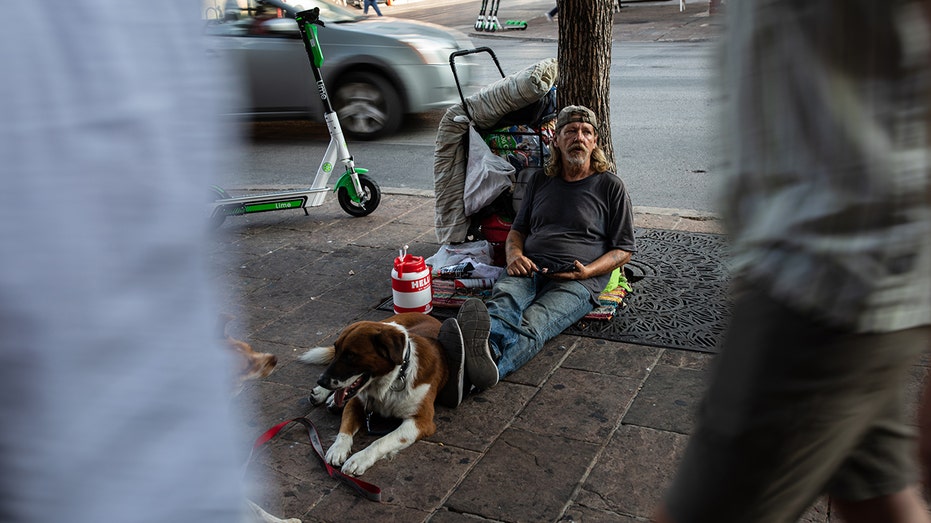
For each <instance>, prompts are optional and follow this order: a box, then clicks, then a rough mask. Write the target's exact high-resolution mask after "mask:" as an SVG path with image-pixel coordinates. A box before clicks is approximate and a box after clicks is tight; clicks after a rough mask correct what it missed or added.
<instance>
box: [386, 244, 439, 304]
mask: <svg viewBox="0 0 931 523" xmlns="http://www.w3.org/2000/svg"><path fill="white" fill-rule="evenodd" d="M431 282H432V278H431V276H430V267H427V264H426V263H424V259H423V256H414V255H412V254H407V245H405V246H404V249H402V250H401V255H400V256H398V257H397V258H395V259H394V269H392V270H391V290H392V295H393V297H394V312H395V313H396V314H400V313H402V312H421V313H423V314H427V313H429V312H430V311H431V310H433V305H432V304H431V302H432V301H433V285H432V283H431Z"/></svg>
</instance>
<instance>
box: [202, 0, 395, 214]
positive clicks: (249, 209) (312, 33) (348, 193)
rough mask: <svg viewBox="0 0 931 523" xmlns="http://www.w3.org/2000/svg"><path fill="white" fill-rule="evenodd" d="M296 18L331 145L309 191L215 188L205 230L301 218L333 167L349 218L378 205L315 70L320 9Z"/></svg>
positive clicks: (318, 199) (319, 55) (317, 201)
mask: <svg viewBox="0 0 931 523" xmlns="http://www.w3.org/2000/svg"><path fill="white" fill-rule="evenodd" d="M295 20H297V25H298V28H299V29H300V32H301V39H302V40H303V41H304V49H305V50H306V51H307V57H308V58H309V59H310V68H311V69H312V70H313V73H314V79H315V80H316V83H317V91H318V93H319V94H320V99H321V100H322V101H323V107H324V110H325V113H324V120H325V121H326V125H327V129H329V131H330V145H329V146H328V147H327V150H326V153H324V155H323V160H322V161H321V162H320V166H319V167H318V168H317V174H316V176H315V177H314V181H313V184H312V185H311V186H310V188H307V189H300V190H294V191H284V192H277V193H269V194H260V195H250V196H237V197H233V196H230V195H229V194H228V193H227V192H226V191H225V190H223V188H222V187H219V186H217V185H214V186H213V187H211V198H212V201H211V202H210V226H211V227H213V228H217V227H219V226H220V225H221V224H222V223H223V222H224V221H225V220H226V217H227V216H238V215H242V214H252V213H257V212H267V211H278V210H283V209H304V214H305V215H308V214H309V213H308V212H307V207H317V206H320V205H323V202H324V199H325V198H326V193H327V191H328V190H329V189H328V188H327V187H326V184H327V181H328V180H329V178H330V174H332V172H333V169H334V168H335V167H336V166H337V165H340V166H341V167H342V168H343V169H344V171H343V174H342V175H341V176H340V177H339V180H337V182H336V185H335V187H333V189H332V190H333V191H334V192H335V193H336V197H337V199H338V200H339V205H340V207H342V209H343V210H344V211H346V212H347V213H349V214H350V215H351V216H367V215H369V214H371V213H372V212H373V211H374V210H375V208H377V207H378V204H379V202H380V201H381V189H380V188H379V187H378V184H377V183H375V181H374V180H372V179H371V178H369V177H368V176H366V173H367V172H368V169H362V168H359V167H356V166H355V164H354V163H353V160H352V156H351V155H350V154H349V148H348V147H347V146H346V140H345V138H344V137H343V130H342V128H341V127H340V125H339V118H338V117H337V116H336V111H335V110H334V109H333V105H332V104H331V103H330V97H329V95H327V90H326V85H324V83H323V77H322V76H321V75H320V67H322V66H323V51H322V49H321V48H320V41H319V40H318V39H317V26H318V25H319V26H321V27H323V26H324V24H323V21H321V20H320V8H319V7H315V8H313V9H309V10H306V11H301V12H299V13H297V14H296V15H295Z"/></svg>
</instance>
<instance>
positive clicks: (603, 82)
mask: <svg viewBox="0 0 931 523" xmlns="http://www.w3.org/2000/svg"><path fill="white" fill-rule="evenodd" d="M614 3H615V0H558V1H557V5H558V6H559V53H558V55H557V60H558V61H559V87H558V89H557V92H556V105H557V106H559V108H560V109H562V108H563V107H565V106H567V105H584V106H586V107H588V108H589V109H591V110H592V111H595V114H596V115H597V116H598V120H599V121H600V122H601V128H600V129H599V135H600V138H601V140H600V145H601V148H602V149H604V151H605V154H606V155H607V157H608V160H610V161H611V163H612V164H615V162H614V147H613V145H612V141H611V42H612V39H611V32H612V30H613V28H614ZM615 165H616V164H615Z"/></svg>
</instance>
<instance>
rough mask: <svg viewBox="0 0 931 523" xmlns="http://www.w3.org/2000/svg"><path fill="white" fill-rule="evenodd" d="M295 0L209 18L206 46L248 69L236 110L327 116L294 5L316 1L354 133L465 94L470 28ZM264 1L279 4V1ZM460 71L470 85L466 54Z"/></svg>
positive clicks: (343, 114)
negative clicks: (460, 55)
mask: <svg viewBox="0 0 931 523" xmlns="http://www.w3.org/2000/svg"><path fill="white" fill-rule="evenodd" d="M291 2H292V3H293V4H294V5H289V4H284V3H281V2H277V1H271V2H260V3H259V5H258V6H257V9H242V10H241V11H240V12H239V13H235V14H233V13H230V12H227V13H226V16H225V17H224V18H225V19H221V20H215V19H214V20H209V21H208V22H207V25H206V34H207V36H208V48H209V50H210V51H211V52H212V53H215V54H216V55H219V56H222V57H226V58H228V59H229V60H230V61H231V63H232V64H233V66H234V67H235V68H236V70H237V71H238V72H239V73H241V74H242V75H243V82H242V85H243V87H244V89H246V91H247V92H246V95H245V96H244V100H243V103H242V104H241V105H242V107H241V108H240V109H238V110H237V111H236V115H237V116H243V117H248V118H253V119H295V118H309V119H312V120H317V121H322V120H323V112H324V111H323V107H322V104H321V101H320V96H319V94H318V93H317V87H316V84H315V82H314V78H313V74H312V72H311V69H310V65H309V63H308V58H307V53H306V51H305V50H304V44H303V42H302V40H301V36H300V33H299V31H298V28H297V23H296V22H295V21H294V20H293V15H294V13H296V12H299V11H300V10H302V9H312V8H314V7H319V8H320V20H322V21H323V22H324V24H325V26H324V27H318V35H319V40H320V44H321V47H322V49H323V56H324V64H323V67H322V73H323V80H324V83H325V84H326V86H327V91H328V93H329V96H330V100H331V102H332V103H333V107H334V109H336V112H337V114H338V115H339V120H340V124H341V125H342V128H343V131H344V132H345V133H346V134H347V135H349V136H350V137H354V138H359V139H372V138H377V137H379V136H385V135H389V134H392V133H394V132H395V131H397V129H398V127H399V126H400V124H401V122H402V120H403V118H404V115H405V114H408V113H421V112H426V111H431V110H434V109H443V108H446V107H449V106H451V105H454V104H456V103H458V102H459V92H458V90H457V87H456V81H455V79H454V77H453V74H452V71H451V70H450V66H449V55H450V53H452V52H453V51H457V50H460V49H470V48H472V42H471V41H470V40H469V38H468V37H467V36H466V35H465V34H463V33H461V32H459V31H456V30H453V29H450V28H446V27H442V26H439V25H435V24H428V23H424V22H417V21H411V20H401V19H397V18H391V17H388V16H384V17H367V16H363V15H360V14H358V12H354V10H349V9H346V8H343V7H340V6H337V5H334V4H332V3H329V2H327V1H325V0H291ZM250 3H251V4H254V2H250ZM265 4H273V6H274V9H271V10H269V9H268V8H267V7H266V5H265ZM269 11H271V13H269ZM231 15H232V16H231ZM269 16H271V18H269ZM281 16H283V17H281ZM456 71H457V73H458V74H459V76H460V82H461V83H462V84H463V86H465V85H467V84H468V83H469V79H470V75H471V73H470V66H469V64H464V67H460V65H459V62H458V61H457V63H456Z"/></svg>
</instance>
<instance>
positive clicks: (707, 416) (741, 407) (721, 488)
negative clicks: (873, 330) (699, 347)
mask: <svg viewBox="0 0 931 523" xmlns="http://www.w3.org/2000/svg"><path fill="white" fill-rule="evenodd" d="M914 335H915V334H914V332H910V331H905V332H904V333H901V334H900V333H894V334H893V335H883V336H879V335H871V336H862V335H855V334H851V333H847V332H845V331H842V330H838V329H832V328H829V327H826V326H824V325H821V324H818V323H816V322H813V321H812V320H811V319H810V318H808V317H807V316H806V315H804V314H800V313H796V312H795V311H792V310H789V309H787V308H785V307H784V306H782V305H781V304H779V303H777V302H774V301H773V300H771V299H770V298H769V297H767V296H765V295H764V294H761V293H758V292H748V293H747V294H746V295H744V296H742V297H741V298H740V299H738V301H737V303H736V304H735V306H734V316H733V318H732V319H731V326H730V328H729V330H728V333H727V337H726V339H725V342H724V347H723V349H722V352H721V354H720V355H719V356H718V357H717V359H716V361H715V367H714V374H713V376H712V380H711V383H710V386H709V389H708V391H707V392H706V394H705V397H704V399H703V402H702V407H701V410H700V412H699V420H698V423H697V425H696V429H695V431H694V433H693V435H692V437H691V438H690V440H689V444H688V447H687V449H686V452H685V456H684V457H683V459H682V461H681V463H680V465H679V469H678V472H677V475H676V478H675V480H674V481H673V484H672V486H671V487H670V489H669V492H668V493H667V495H666V498H665V501H664V506H663V507H661V508H660V509H659V510H658V511H657V513H656V519H657V521H679V522H682V521H693V522H696V523H699V522H717V521H757V520H762V519H765V520H767V521H786V522H789V521H795V520H796V519H797V518H798V517H799V516H800V515H801V514H802V513H803V512H804V510H805V509H806V508H807V507H808V506H809V505H810V504H811V503H812V502H813V501H814V500H815V499H816V498H817V497H818V496H819V495H820V494H821V493H823V492H825V491H826V490H827V489H828V488H829V486H830V487H831V491H830V492H831V494H832V495H834V494H835V492H856V489H851V488H850V485H851V484H852V485H855V486H856V485H857V483H856V482H850V481H849V478H848V477H847V471H848V469H849V470H854V469H856V468H857V467H858V466H859V467H863V466H864V465H866V464H868V463H869V462H870V461H876V459H875V457H872V456H875V454H873V455H867V456H866V457H865V459H863V460H853V459H851V456H855V455H857V453H860V452H861V450H862V447H863V442H864V440H865V439H867V438H868V437H872V438H877V437H878V436H877V434H879V435H881V436H882V438H881V439H882V441H894V440H898V441H900V442H907V441H908V437H909V436H908V434H907V432H908V431H907V427H904V428H903V425H906V424H904V423H899V424H897V425H896V426H895V427H889V430H885V431H883V430H878V429H880V428H881V427H878V425H885V423H884V422H883V416H884V412H885V411H886V410H887V409H888V406H889V405H890V404H891V399H892V398H895V397H896V396H897V394H898V393H899V391H898V390H896V389H897V388H901V386H902V384H904V383H906V382H907V379H906V378H907V375H908V372H909V369H910V368H911V364H912V362H913V360H914V355H915V354H917V353H918V352H919V351H920V347H918V346H919V345H921V341H924V342H926V341H927V339H926V335H927V330H925V339H924V340H922V339H921V338H920V337H919V338H917V339H918V340H919V343H915V339H914V338H912V339H909V338H910V337H911V336H914ZM902 336H904V338H903V337H902ZM919 336H920V333H919ZM877 420H879V421H877ZM879 447H880V448H883V447H885V444H884V443H883V444H881V445H879ZM880 461H882V460H880ZM896 464H898V462H896ZM848 465H849V466H848ZM889 469H890V471H889V474H888V477H886V476H881V475H879V474H877V467H875V466H871V467H866V468H864V470H865V471H866V473H865V474H862V473H861V475H862V478H863V481H862V483H864V484H865V485H867V486H868V487H870V488H873V489H875V490H872V491H871V490H860V492H861V494H857V496H859V497H847V496H845V499H870V498H876V497H879V496H881V495H884V494H888V493H896V492H898V491H900V490H902V489H904V488H905V487H906V486H907V485H908V481H909V479H908V477H907V474H904V473H903V471H902V470H901V469H900V467H898V466H892V467H889ZM876 477H879V478H880V479H879V480H878V482H877V481H876V480H875V479H874V478H876Z"/></svg>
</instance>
